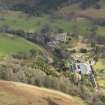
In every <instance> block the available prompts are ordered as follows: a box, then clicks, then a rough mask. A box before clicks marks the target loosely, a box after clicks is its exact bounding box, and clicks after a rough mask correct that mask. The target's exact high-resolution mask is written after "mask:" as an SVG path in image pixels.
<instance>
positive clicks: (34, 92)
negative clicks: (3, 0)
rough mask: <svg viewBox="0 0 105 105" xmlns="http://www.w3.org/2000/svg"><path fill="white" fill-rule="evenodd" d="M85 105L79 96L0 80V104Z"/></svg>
mask: <svg viewBox="0 0 105 105" xmlns="http://www.w3.org/2000/svg"><path fill="white" fill-rule="evenodd" d="M11 104H12V105H87V104H86V103H84V102H83V101H82V100H81V99H80V98H77V97H72V96H68V95H66V94H63V93H60V92H57V91H53V90H48V89H44V88H38V87H35V86H30V85H26V84H22V83H15V82H7V81H0V105H11Z"/></svg>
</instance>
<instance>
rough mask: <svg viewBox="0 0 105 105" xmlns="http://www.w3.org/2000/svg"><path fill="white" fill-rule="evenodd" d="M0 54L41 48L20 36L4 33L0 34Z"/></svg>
mask: <svg viewBox="0 0 105 105" xmlns="http://www.w3.org/2000/svg"><path fill="white" fill-rule="evenodd" d="M0 35H1V36H0V56H5V55H8V54H13V53H17V52H25V51H28V50H30V49H35V50H36V51H41V50H42V49H41V48H40V47H39V46H38V45H36V44H33V43H31V42H29V41H27V40H25V39H23V38H21V37H17V36H15V37H13V38H12V37H10V36H9V35H8V36H6V35H5V34H3V33H2V34H0Z"/></svg>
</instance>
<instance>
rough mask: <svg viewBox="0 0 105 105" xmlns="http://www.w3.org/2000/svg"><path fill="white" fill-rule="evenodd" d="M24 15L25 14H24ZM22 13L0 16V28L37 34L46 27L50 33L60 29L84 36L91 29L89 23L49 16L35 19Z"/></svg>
mask: <svg viewBox="0 0 105 105" xmlns="http://www.w3.org/2000/svg"><path fill="white" fill-rule="evenodd" d="M24 15H25V14H24ZM24 15H23V14H22V13H10V14H8V15H3V14H1V15H0V16H1V17H2V18H1V19H0V28H1V27H9V28H11V29H14V30H24V31H26V32H37V31H40V29H41V28H42V27H44V26H46V25H47V26H48V27H49V28H50V30H51V31H54V32H57V31H58V30H59V29H62V30H63V31H64V32H75V31H76V32H79V33H80V34H86V33H88V31H89V28H90V27H91V23H89V22H77V21H75V20H72V21H71V20H66V19H58V18H50V17H49V16H41V17H35V16H30V17H28V16H27V15H26V16H24Z"/></svg>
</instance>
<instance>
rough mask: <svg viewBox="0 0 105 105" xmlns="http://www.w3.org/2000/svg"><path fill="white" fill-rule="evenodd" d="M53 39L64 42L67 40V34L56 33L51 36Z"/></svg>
mask: <svg viewBox="0 0 105 105" xmlns="http://www.w3.org/2000/svg"><path fill="white" fill-rule="evenodd" d="M53 38H54V40H56V41H60V42H65V41H66V40H67V33H66V32H65V33H57V34H55V35H53Z"/></svg>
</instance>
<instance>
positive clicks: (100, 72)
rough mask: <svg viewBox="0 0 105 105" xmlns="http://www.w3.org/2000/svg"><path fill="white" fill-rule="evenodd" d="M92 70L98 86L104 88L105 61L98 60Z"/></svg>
mask: <svg viewBox="0 0 105 105" xmlns="http://www.w3.org/2000/svg"><path fill="white" fill-rule="evenodd" d="M94 70H95V72H96V74H97V82H98V85H99V86H100V87H102V88H105V73H104V70H105V59H100V60H99V61H98V62H97V63H96V65H94Z"/></svg>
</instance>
